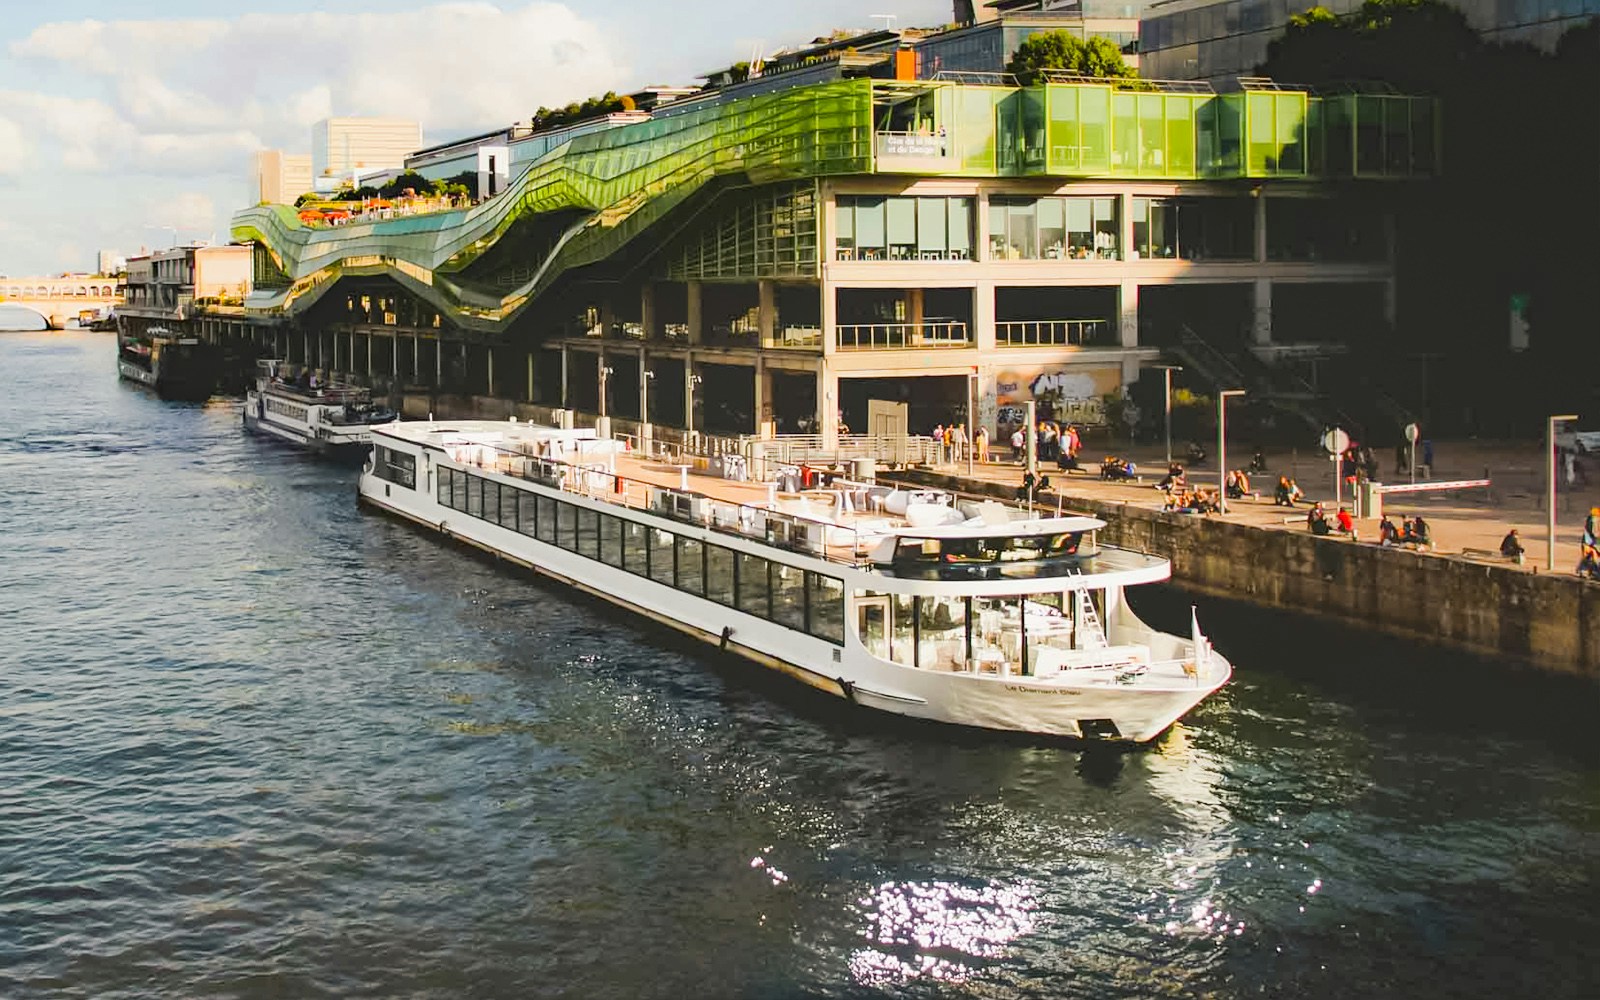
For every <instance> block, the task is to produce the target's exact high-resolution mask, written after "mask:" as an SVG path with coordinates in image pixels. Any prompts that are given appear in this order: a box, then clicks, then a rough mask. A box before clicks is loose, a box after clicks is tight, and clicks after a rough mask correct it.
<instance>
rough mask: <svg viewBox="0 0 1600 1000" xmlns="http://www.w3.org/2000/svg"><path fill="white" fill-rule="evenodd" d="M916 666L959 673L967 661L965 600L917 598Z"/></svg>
mask: <svg viewBox="0 0 1600 1000" xmlns="http://www.w3.org/2000/svg"><path fill="white" fill-rule="evenodd" d="M917 602H918V605H919V606H918V608H917V623H918V626H917V627H918V632H919V636H918V642H919V643H920V645H919V646H918V647H917V665H918V666H920V667H921V668H922V669H924V670H960V669H961V668H962V667H963V666H964V665H965V664H966V662H967V599H966V598H965V597H919V598H918V599H917Z"/></svg>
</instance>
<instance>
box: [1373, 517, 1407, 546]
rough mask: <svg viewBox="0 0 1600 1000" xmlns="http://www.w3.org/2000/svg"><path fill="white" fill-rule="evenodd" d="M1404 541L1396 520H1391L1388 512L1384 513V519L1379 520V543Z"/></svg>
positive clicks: (1396, 543) (1391, 543)
mask: <svg viewBox="0 0 1600 1000" xmlns="http://www.w3.org/2000/svg"><path fill="white" fill-rule="evenodd" d="M1402 541H1403V539H1402V538H1401V536H1400V529H1399V528H1396V527H1395V526H1394V522H1393V521H1391V520H1389V515H1388V514H1385V515H1383V520H1381V521H1379V522H1378V544H1379V545H1399V544H1400V543H1401V542H1402Z"/></svg>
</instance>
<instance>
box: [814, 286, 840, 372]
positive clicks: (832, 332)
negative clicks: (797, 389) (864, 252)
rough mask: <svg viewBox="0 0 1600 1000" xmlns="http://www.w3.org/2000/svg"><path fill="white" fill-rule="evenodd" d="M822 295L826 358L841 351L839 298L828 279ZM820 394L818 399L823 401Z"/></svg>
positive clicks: (823, 343)
mask: <svg viewBox="0 0 1600 1000" xmlns="http://www.w3.org/2000/svg"><path fill="white" fill-rule="evenodd" d="M819 291H820V294H821V295H822V354H823V356H824V357H826V356H827V355H829V354H832V353H833V352H834V351H836V350H838V349H839V296H838V295H837V294H836V293H835V292H834V290H833V286H832V285H831V284H829V283H828V281H827V280H826V279H824V280H823V282H822V287H821V289H819ZM821 398H822V395H821V394H820V393H819V394H818V395H817V399H819V400H820V399H821Z"/></svg>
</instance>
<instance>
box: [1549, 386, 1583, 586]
mask: <svg viewBox="0 0 1600 1000" xmlns="http://www.w3.org/2000/svg"><path fill="white" fill-rule="evenodd" d="M1576 419H1578V417H1577V415H1576V414H1571V413H1566V414H1561V415H1559V416H1552V417H1550V419H1549V421H1548V422H1547V423H1546V424H1545V443H1544V464H1545V472H1546V473H1547V476H1546V482H1545V487H1546V492H1547V495H1548V497H1549V501H1550V511H1549V514H1550V524H1549V525H1548V528H1549V532H1550V533H1549V535H1548V536H1547V538H1546V542H1545V553H1546V561H1545V569H1547V570H1549V571H1550V572H1552V573H1554V572H1555V571H1556V424H1559V423H1564V422H1566V421H1568V420H1576Z"/></svg>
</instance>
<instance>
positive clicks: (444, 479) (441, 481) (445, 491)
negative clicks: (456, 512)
mask: <svg viewBox="0 0 1600 1000" xmlns="http://www.w3.org/2000/svg"><path fill="white" fill-rule="evenodd" d="M454 472H455V470H454V469H446V468H443V467H440V468H439V469H438V470H437V471H436V475H437V476H438V478H437V480H436V481H435V486H436V487H437V489H438V496H439V506H441V507H450V506H453V503H452V497H451V495H450V481H451V479H452V478H453V473H454Z"/></svg>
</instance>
